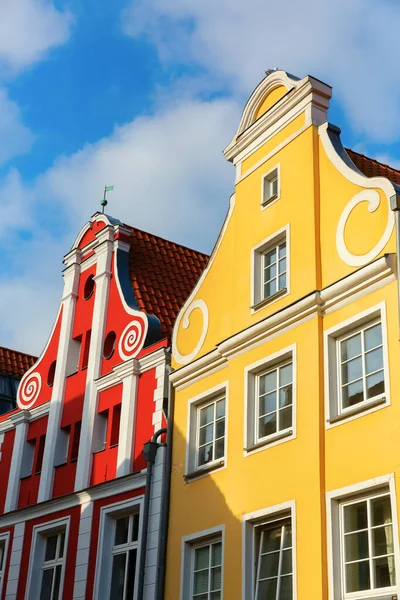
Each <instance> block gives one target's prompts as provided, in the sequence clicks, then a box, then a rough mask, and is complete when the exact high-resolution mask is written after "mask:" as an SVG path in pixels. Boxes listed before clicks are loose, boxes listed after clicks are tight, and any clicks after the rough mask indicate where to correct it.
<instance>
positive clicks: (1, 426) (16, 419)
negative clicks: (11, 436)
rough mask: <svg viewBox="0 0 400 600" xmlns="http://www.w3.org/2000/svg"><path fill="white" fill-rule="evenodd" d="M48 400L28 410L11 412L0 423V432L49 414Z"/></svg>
mask: <svg viewBox="0 0 400 600" xmlns="http://www.w3.org/2000/svg"><path fill="white" fill-rule="evenodd" d="M49 409H50V402H45V403H44V404H40V405H39V406H35V407H34V408H31V409H30V410H19V411H18V412H13V413H12V414H10V416H9V417H8V418H7V419H6V420H5V421H2V422H1V423H0V433H5V432H6V431H10V430H11V429H14V427H16V426H17V425H18V424H19V423H30V422H31V421H35V420H36V419H39V418H40V417H45V416H46V415H48V414H49Z"/></svg>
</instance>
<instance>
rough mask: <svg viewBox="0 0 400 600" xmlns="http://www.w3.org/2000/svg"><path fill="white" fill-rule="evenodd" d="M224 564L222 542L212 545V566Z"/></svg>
mask: <svg viewBox="0 0 400 600" xmlns="http://www.w3.org/2000/svg"><path fill="white" fill-rule="evenodd" d="M220 565H222V544H221V543H220V542H219V543H218V544H213V545H212V556H211V566H213V567H216V566H220Z"/></svg>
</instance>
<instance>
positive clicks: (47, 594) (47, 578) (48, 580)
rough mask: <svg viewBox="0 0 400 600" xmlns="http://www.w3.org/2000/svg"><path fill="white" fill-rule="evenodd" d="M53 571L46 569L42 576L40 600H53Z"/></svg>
mask: <svg viewBox="0 0 400 600" xmlns="http://www.w3.org/2000/svg"><path fill="white" fill-rule="evenodd" d="M53 574H54V570H53V569H45V570H44V571H43V575H42V587H41V588H40V600H51V586H52V585H53Z"/></svg>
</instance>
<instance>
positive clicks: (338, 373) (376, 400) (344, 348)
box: [326, 310, 388, 421]
mask: <svg viewBox="0 0 400 600" xmlns="http://www.w3.org/2000/svg"><path fill="white" fill-rule="evenodd" d="M326 340H327V342H326V353H327V357H326V358H327V361H328V369H329V373H328V377H329V381H328V382H327V391H328V394H327V395H328V400H329V405H328V414H329V416H328V421H332V420H333V421H335V420H341V419H343V418H345V417H347V416H351V415H353V414H356V413H359V412H362V411H364V410H368V409H369V408H373V407H374V406H378V405H380V404H385V403H387V399H388V381H387V366H386V362H387V359H386V351H387V349H386V340H385V325H384V321H383V319H382V313H381V311H380V310H378V311H373V312H372V313H371V314H370V315H369V318H368V315H367V316H366V317H365V318H361V320H360V321H359V322H358V324H357V322H356V323H353V324H351V325H348V324H347V325H346V324H344V325H343V326H339V328H337V329H336V330H334V331H330V332H327V333H326Z"/></svg>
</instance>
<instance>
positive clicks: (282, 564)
mask: <svg viewBox="0 0 400 600" xmlns="http://www.w3.org/2000/svg"><path fill="white" fill-rule="evenodd" d="M258 529H259V531H258V532H257V533H258V535H257V537H256V547H257V566H256V569H257V575H256V589H255V600H292V598H293V581H292V579H293V568H292V525H291V520H290V519H285V520H282V521H275V522H272V523H269V524H268V525H265V526H260V527H259V528H258Z"/></svg>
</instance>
